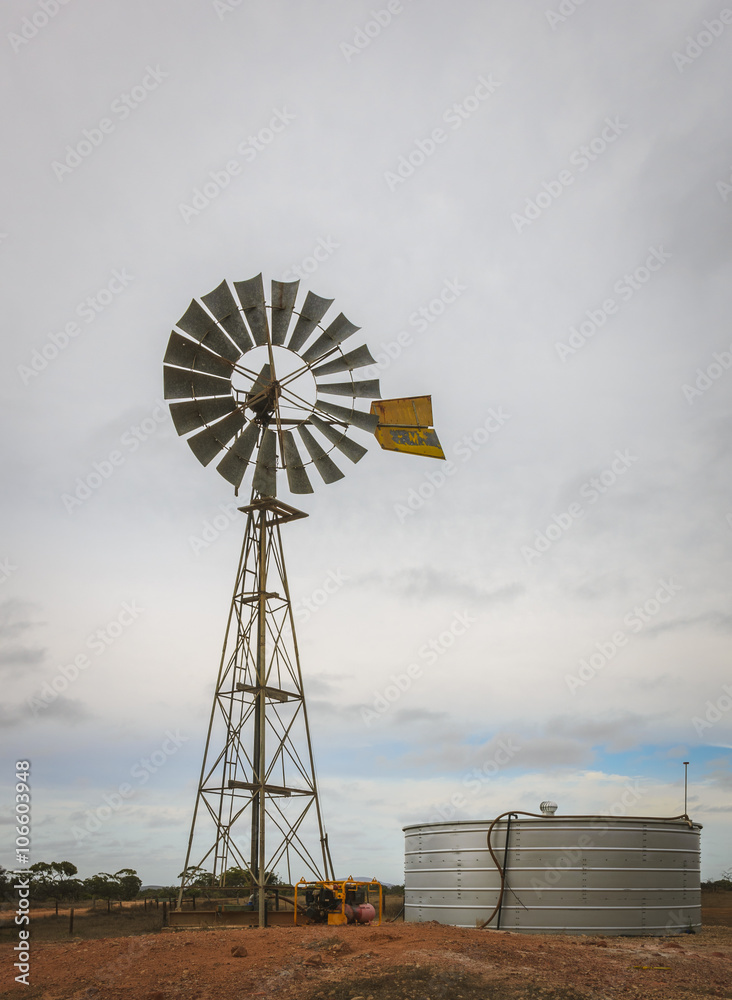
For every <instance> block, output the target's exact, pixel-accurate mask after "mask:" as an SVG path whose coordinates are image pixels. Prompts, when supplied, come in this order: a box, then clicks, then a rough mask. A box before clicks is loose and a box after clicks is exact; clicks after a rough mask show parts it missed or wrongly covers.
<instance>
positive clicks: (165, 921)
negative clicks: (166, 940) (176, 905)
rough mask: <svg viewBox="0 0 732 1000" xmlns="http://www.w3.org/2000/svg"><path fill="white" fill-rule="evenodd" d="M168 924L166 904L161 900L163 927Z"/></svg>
mask: <svg viewBox="0 0 732 1000" xmlns="http://www.w3.org/2000/svg"><path fill="white" fill-rule="evenodd" d="M167 926H168V904H167V903H166V902H165V900H163V927H167Z"/></svg>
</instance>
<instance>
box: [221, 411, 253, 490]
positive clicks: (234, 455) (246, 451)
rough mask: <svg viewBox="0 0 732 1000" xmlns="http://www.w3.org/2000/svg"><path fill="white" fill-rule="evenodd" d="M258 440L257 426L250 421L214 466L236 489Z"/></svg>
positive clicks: (239, 484)
mask: <svg viewBox="0 0 732 1000" xmlns="http://www.w3.org/2000/svg"><path fill="white" fill-rule="evenodd" d="M258 438H259V426H258V425H257V424H256V423H255V422H254V421H253V420H252V422H251V423H250V424H249V425H248V426H247V427H245V428H244V430H243V431H242V432H241V434H240V435H239V437H238V438H237V439H236V441H235V442H234V443H233V445H232V446H231V448H229V450H228V451H227V452H226V454H225V455H224V457H223V458H222V459H221V461H220V462H219V464H218V465H217V466H216V470H217V472H220V473H221V475H222V476H223V477H224V479H225V480H226V481H227V482H229V483H231V485H232V486H235V487H236V489H239V487H240V486H241V481H242V479H243V478H244V473H245V472H246V471H247V465H249V462H250V459H251V457H252V452H253V451H254V448H255V446H256V444H257V440H258Z"/></svg>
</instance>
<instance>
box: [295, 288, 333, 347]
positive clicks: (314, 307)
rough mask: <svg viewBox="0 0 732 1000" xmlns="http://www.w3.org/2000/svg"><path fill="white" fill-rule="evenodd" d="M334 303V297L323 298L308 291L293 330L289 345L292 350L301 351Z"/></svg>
mask: <svg viewBox="0 0 732 1000" xmlns="http://www.w3.org/2000/svg"><path fill="white" fill-rule="evenodd" d="M332 304H333V299H323V298H321V297H320V296H319V295H315V294H314V293H313V292H308V294H307V295H306V296H305V302H304V303H303V307H302V309H301V310H300V315H299V317H298V320H297V323H296V324H295V329H294V330H293V331H292V336H291V337H290V343H289V344H288V345H287V347H288V349H289V350H291V351H299V350H300V348H301V347H302V345H303V344H304V343H305V341H306V340H307V339H308V337H309V336H310V334H311V333H312V332H313V330H314V329H315V327H316V326H317V325H318V323H319V322H320V321H321V319H322V318H323V316H325V314H326V313H327V312H328V309H329V308H330V307H331V305H332Z"/></svg>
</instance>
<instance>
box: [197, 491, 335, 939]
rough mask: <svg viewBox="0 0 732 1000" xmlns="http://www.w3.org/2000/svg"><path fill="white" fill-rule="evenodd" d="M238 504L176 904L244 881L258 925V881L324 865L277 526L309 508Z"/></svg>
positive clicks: (322, 870)
mask: <svg viewBox="0 0 732 1000" xmlns="http://www.w3.org/2000/svg"><path fill="white" fill-rule="evenodd" d="M240 510H242V511H243V512H244V513H245V514H246V517H247V524H246V530H245V534H244V543H243V546H242V552H241V558H240V560H239V568H238V570H237V579H236V586H235V588H234V594H233V597H232V602H231V608H230V611H229V618H228V623H227V628H226V636H225V639H224V646H223V651H222V656H221V664H220V667H219V673H218V678H217V681H216V692H215V695H214V701H213V706H212V710H211V717H210V721H209V728H208V734H207V737H206V747H205V751H204V758H203V764H202V767H201V776H200V780H199V785H198V793H197V795H196V803H195V807H194V812H193V821H192V824H191V831H190V836H189V840H188V850H187V853H186V860H185V866H184V871H183V872H182V874H181V889H180V893H179V900H180V899H181V898H182V894H183V889H184V887H185V885H187V884H191V883H194V882H196V881H197V880H201V879H203V880H207V881H209V882H210V883H212V884H213V885H217V886H225V885H226V884H227V881H228V883H229V884H230V885H234V884H235V883H236V884H238V885H241V884H242V883H245V884H247V885H248V886H249V889H250V891H251V892H252V893H255V894H256V896H257V901H258V915H259V924H260V926H264V925H265V923H266V893H267V888H268V886H272V885H274V884H281V883H282V882H284V883H285V884H292V883H293V882H294V881H296V880H297V879H298V878H300V877H302V876H305V877H306V878H308V879H324V878H328V877H331V878H332V877H333V870H332V865H331V863H330V854H329V851H328V844H327V837H326V835H325V832H324V829H323V822H322V816H321V811H320V803H319V801H318V793H317V786H316V780H315V765H314V758H313V749H312V742H311V739H310V728H309V725H308V717H307V709H306V706H305V694H304V690H303V682H302V674H301V670H300V660H299V655H298V649H297V638H296V636H295V623H294V617H293V612H292V605H291V601H290V593H289V587H288V583H287V573H286V570H285V562H284V551H283V548H282V537H281V533H280V525H282V524H283V523H286V522H288V521H291V520H295V519H296V518H299V517H306V516H307V515H306V514H303V513H302V512H301V511H298V510H296V509H295V508H294V507H290V506H289V505H288V504H285V503H283V502H282V501H280V500H277V499H275V498H273V497H258V496H255V497H254V498H253V499H252V502H251V503H250V504H249V505H248V506H246V507H242V508H240ZM316 844H317V845H318V847H316V846H315V845H316ZM308 845H310V846H308ZM311 848H312V850H311ZM318 855H320V856H319V857H318ZM316 859H317V860H316Z"/></svg>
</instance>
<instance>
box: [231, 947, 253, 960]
mask: <svg viewBox="0 0 732 1000" xmlns="http://www.w3.org/2000/svg"><path fill="white" fill-rule="evenodd" d="M231 954H232V955H233V956H234V958H246V957H247V955H248V954H249V952H248V951H247V950H246V948H245V947H244V945H243V944H237V945H234V947H233V948H232V949H231Z"/></svg>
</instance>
